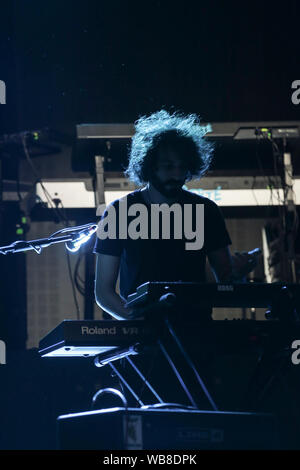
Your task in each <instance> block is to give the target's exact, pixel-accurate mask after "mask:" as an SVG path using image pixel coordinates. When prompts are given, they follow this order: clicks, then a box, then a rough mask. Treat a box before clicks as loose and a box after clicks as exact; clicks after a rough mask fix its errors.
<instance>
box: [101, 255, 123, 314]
mask: <svg viewBox="0 0 300 470" xmlns="http://www.w3.org/2000/svg"><path fill="white" fill-rule="evenodd" d="M96 256H97V259H96V279H95V299H96V302H97V304H98V305H99V307H101V308H102V309H103V310H105V311H106V312H107V313H109V314H110V315H112V316H113V317H114V318H116V319H117V320H127V319H129V318H130V310H128V309H126V308H125V301H124V300H123V299H122V298H121V297H120V296H119V295H118V294H117V293H116V283H117V279H118V275H119V267H120V258H119V257H118V256H111V255H103V254H100V253H97V254H96Z"/></svg>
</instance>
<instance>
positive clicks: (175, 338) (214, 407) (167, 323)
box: [165, 317, 218, 411]
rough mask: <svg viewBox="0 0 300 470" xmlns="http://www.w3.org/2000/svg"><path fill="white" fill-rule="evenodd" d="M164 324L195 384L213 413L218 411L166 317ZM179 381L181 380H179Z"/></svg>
mask: <svg viewBox="0 0 300 470" xmlns="http://www.w3.org/2000/svg"><path fill="white" fill-rule="evenodd" d="M165 324H166V326H167V328H168V330H169V333H170V335H171V336H172V337H173V339H174V340H175V342H176V345H177V347H178V349H179V350H180V352H181V354H182V355H183V357H184V359H185V360H186V362H187V364H188V366H189V367H190V368H191V369H192V371H193V373H194V375H195V377H196V379H197V382H198V383H199V385H200V387H201V389H202V391H203V393H204V394H205V396H206V398H207V400H208V401H209V403H210V405H211V407H212V409H213V410H214V411H218V408H217V405H216V404H215V402H214V400H213V399H212V397H211V395H210V393H209V391H208V390H207V388H206V386H205V384H204V382H203V380H202V379H201V377H200V375H199V373H198V371H197V369H196V367H195V365H194V363H193V362H192V360H191V358H190V357H189V355H188V353H187V352H186V350H185V349H184V347H183V345H182V344H181V342H180V340H179V338H178V336H177V335H176V333H175V331H174V329H173V327H172V325H171V324H170V321H169V319H168V318H167V317H165ZM173 370H174V369H173ZM181 380H182V379H181ZM181 380H179V381H180V383H181ZM181 385H182V383H181ZM184 388H185V389H187V387H186V385H184ZM193 401H194V400H193Z"/></svg>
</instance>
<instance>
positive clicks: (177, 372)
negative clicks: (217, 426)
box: [158, 341, 198, 409]
mask: <svg viewBox="0 0 300 470" xmlns="http://www.w3.org/2000/svg"><path fill="white" fill-rule="evenodd" d="M158 345H159V347H160V349H161V351H162V353H163V355H164V356H165V358H166V359H167V361H168V363H169V365H170V367H171V369H172V370H173V372H174V374H175V375H176V377H177V379H178V381H179V383H180V385H181V387H182V388H183V390H184V392H185V394H186V396H187V397H188V399H189V400H190V402H191V404H192V406H193V407H194V408H196V409H198V407H197V404H196V402H195V400H194V398H193V397H192V395H191V393H190V391H189V389H188V388H187V386H186V385H185V383H184V380H183V378H182V377H181V375H180V373H179V371H178V369H177V367H176V366H175V363H174V361H172V359H171V356H170V355H169V354H168V352H167V350H166V348H165V347H164V345H163V343H162V342H161V341H158Z"/></svg>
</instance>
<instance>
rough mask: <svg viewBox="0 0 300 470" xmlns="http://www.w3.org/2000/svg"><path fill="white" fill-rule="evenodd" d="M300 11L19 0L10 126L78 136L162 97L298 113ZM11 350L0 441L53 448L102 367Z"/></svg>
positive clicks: (4, 370) (210, 115)
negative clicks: (61, 418)
mask: <svg viewBox="0 0 300 470" xmlns="http://www.w3.org/2000/svg"><path fill="white" fill-rule="evenodd" d="M299 19H300V8H299V2H298V1H297V0H294V1H292V0H291V1H285V2H284V3H281V4H279V3H274V2H243V3H241V2H223V1H209V2H204V1H203V2H198V1H186V2H182V1H176V0H173V1H169V0H166V1H150V2H140V1H139V2H138V1H121V0H118V1H116V0H115V1H114V0H112V1H106V2H104V1H99V0H86V1H85V2H77V1H61V0H60V1H57V0H52V1H51V2H50V1H43V2H42V1H37V0H26V1H21V0H14V1H13V0H12V1H10V2H7V3H6V4H4V5H3V4H2V5H1V11H0V80H4V81H5V83H6V90H7V97H6V98H7V99H6V101H7V104H6V105H1V106H0V136H1V135H2V134H6V133H14V132H18V131H24V130H32V129H41V128H43V127H45V126H48V127H50V128H52V129H56V130H58V131H60V132H61V133H62V134H63V135H64V138H65V143H66V145H71V143H72V138H73V136H74V134H75V125H76V124H79V123H86V122H98V123H131V122H133V121H134V120H135V119H137V117H138V116H140V115H143V114H147V113H150V112H153V111H156V110H158V109H161V108H162V107H164V108H166V109H168V110H181V111H184V112H195V113H197V114H199V115H200V116H201V117H202V119H203V120H204V121H206V122H220V121H228V122H230V121H235V122H236V121H258V120H260V121H263V120H271V121H286V120H299V119H300V113H299V111H300V105H298V106H296V105H294V104H293V103H292V101H291V95H292V89H291V84H292V82H293V81H294V80H297V79H300V60H299V57H300V51H299V46H300V36H299ZM68 138H70V140H68ZM66 153H67V152H65V153H62V155H61V159H60V160H55V162H56V163H55V165H53V164H52V163H51V161H50V160H49V165H45V166H43V165H42V164H40V162H39V161H38V160H37V161H36V165H37V167H38V168H39V169H40V171H41V174H42V176H47V175H48V176H51V177H61V176H62V175H63V176H64V177H65V176H67V175H68V171H71V167H70V166H68V165H69V161H70V160H68V159H67V160H66V159H65V156H66ZM4 157H5V162H4V163H5V165H4V166H5V168H4V170H5V172H6V174H5V176H6V177H10V176H11V175H12V176H13V177H14V176H15V171H16V168H15V163H14V162H15V160H13V162H12V161H11V160H10V161H8V160H9V158H8V156H7V155H5V156H4ZM53 161H54V160H53ZM57 161H58V162H59V164H57ZM66 162H67V163H66ZM294 163H295V162H294ZM226 164H227V163H226V160H225V163H224V162H223V167H222V168H224V167H226ZM228 165H229V166H230V168H232V163H229V162H228ZM241 166H242V162H241V161H239V163H238V164H237V166H236V168H235V169H236V170H239V168H240V167H241ZM10 209H11V208H9V217H8V216H7V217H6V219H5V221H6V222H5V223H6V226H5V230H3V225H2V227H0V232H1V234H2V235H1V236H2V239H1V242H2V243H9V242H10V241H12V240H14V239H15V238H16V236H15V231H14V230H15V222H16V221H15V220H14V214H17V210H16V211H15V209H14V208H13V206H12V212H11V211H10ZM16 217H17V216H16ZM10 220H12V222H11V225H10V223H8V221H10ZM2 224H4V222H3V220H2ZM10 226H11V231H10ZM2 258H3V257H2ZM20 260H21V258H18V259H17V258H16V259H15V261H14V262H12V261H11V259H10V261H5V262H4V261H3V259H2V260H0V262H1V276H0V281H1V298H0V311H1V315H2V318H5V319H6V320H5V322H6V321H7V318H12V319H13V320H10V327H11V328H14V329H15V333H16V335H15V336H14V337H15V338H16V341H17V340H18V338H19V339H20V341H19V343H18V345H17V346H16V345H13V346H12V347H13V349H18V347H19V348H21V349H22V347H23V346H22V345H23V344H24V340H25V337H24V331H25V330H24V319H25V316H24V315H25V314H23V313H22V312H23V310H22V308H24V305H25V303H26V295H25V293H24V292H22V289H21V287H20V286H19V287H18V286H17V285H15V284H14V282H13V278H14V272H15V270H19V273H20V272H22V269H23V268H24V266H23V264H22V263H21V261H20ZM13 263H14V264H13ZM18 263H21V264H20V266H19V264H18ZM19 279H20V276H19ZM8 292H10V299H12V298H14V303H13V307H12V312H13V315H12V316H11V317H8V316H9V315H10V313H9V299H7V295H8ZM3 299H4V300H3ZM17 301H19V307H18V305H17ZM10 306H12V304H10ZM22 306H23V307H22ZM18 314H19V315H20V317H19V318H20V320H18ZM5 328H6V323H5ZM0 333H1V332H0ZM0 338H1V334H0ZM21 346H22V347H21ZM11 354H12V355H13V356H11V357H12V359H10V358H9V361H8V364H7V366H1V365H0V368H1V370H0V372H1V380H2V383H5V386H3V387H2V386H1V387H2V388H1V389H2V392H1V416H2V418H3V422H4V423H5V426H6V431H4V428H5V426H2V428H3V429H2V434H1V435H0V437H1V439H0V448H53V447H54V446H55V417H56V416H58V415H59V414H61V413H66V412H71V411H79V410H82V407H83V408H84V409H87V408H88V406H89V403H90V399H91V394H92V392H93V391H95V390H94V385H95V383H96V382H97V380H98V376H96V374H95V371H94V369H93V368H92V366H91V365H89V368H85V367H84V365H83V364H82V363H80V364H79V363H78V366H77V363H76V364H73V363H72V364H70V365H68V364H66V362H65V361H63V362H62V363H61V362H60V363H59V365H58V364H57V363H52V364H50V363H47V365H46V366H44V364H42V363H41V362H40V360H39V358H38V356H37V353H36V351H29V352H28V351H27V352H26V354H25V353H24V354H23V353H19V352H15V351H14V352H12V353H11ZM84 371H85V372H84ZM92 371H93V372H92ZM294 372H295V371H294ZM84 374H87V376H88V377H87V378H85V375H84ZM293 377H294V376H293ZM294 380H295V383H296V384H297V385H296V386H295V390H297V387H299V384H298V377H297V376H296V377H295V379H294ZM102 385H103V384H102ZM280 400H281V398H279V399H278V401H277V402H276V404H275V405H274V406H275V407H279V408H280V409H281V410H282V413H283V414H285V407H288V405H287V402H288V400H286V401H284V400H283V401H280ZM267 408H268V407H267ZM298 444H299V443H298V441H297V445H298Z"/></svg>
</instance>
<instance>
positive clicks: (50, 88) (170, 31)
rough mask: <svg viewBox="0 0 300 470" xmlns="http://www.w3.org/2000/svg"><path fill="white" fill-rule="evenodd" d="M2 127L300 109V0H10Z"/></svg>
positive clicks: (272, 116) (273, 115)
mask: <svg viewBox="0 0 300 470" xmlns="http://www.w3.org/2000/svg"><path fill="white" fill-rule="evenodd" d="M0 34H1V41H0V48H1V49H0V61H1V62H0V65H1V68H0V70H1V77H0V78H1V79H2V80H4V81H5V82H6V85H7V104H6V106H1V108H0V112H1V128H2V131H3V132H7V131H9V132H11V131H14V130H16V129H18V130H24V129H32V128H40V127H43V126H55V127H58V128H61V129H65V130H68V131H69V132H72V131H73V130H74V125H75V124H77V123H81V122H124V123H125V122H132V121H134V120H135V119H136V118H137V117H138V115H141V114H144V113H148V112H152V111H155V110H157V109H160V108H161V107H162V106H165V107H166V108H168V109H169V108H170V107H174V108H175V109H180V110H183V111H186V112H196V113H198V114H200V116H202V118H203V119H205V120H206V121H208V122H216V121H251V120H254V121H255V120H297V119H298V118H299V107H297V106H296V105H293V103H292V102H291V83H292V82H293V81H294V80H296V79H299V76H300V61H299V41H300V40H299V2H297V1H296V0H294V1H293V0H292V1H286V2H284V4H281V5H280V6H279V4H274V3H271V2H245V3H243V5H242V4H241V3H239V2H236V3H235V2H221V1H210V2H196V1H188V2H178V1H168V0H167V1H150V2H146V3H144V2H137V1H128V2H124V1H121V0H120V1H119V0H118V1H116V0H113V1H110V2H104V1H93V0H88V1H86V2H84V3H82V2H73V1H64V2H60V1H56V0H54V1H52V2H40V1H37V0H28V1H26V2H24V1H16V0H15V1H11V2H9V3H8V4H6V5H4V6H2V7H1V33H0Z"/></svg>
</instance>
